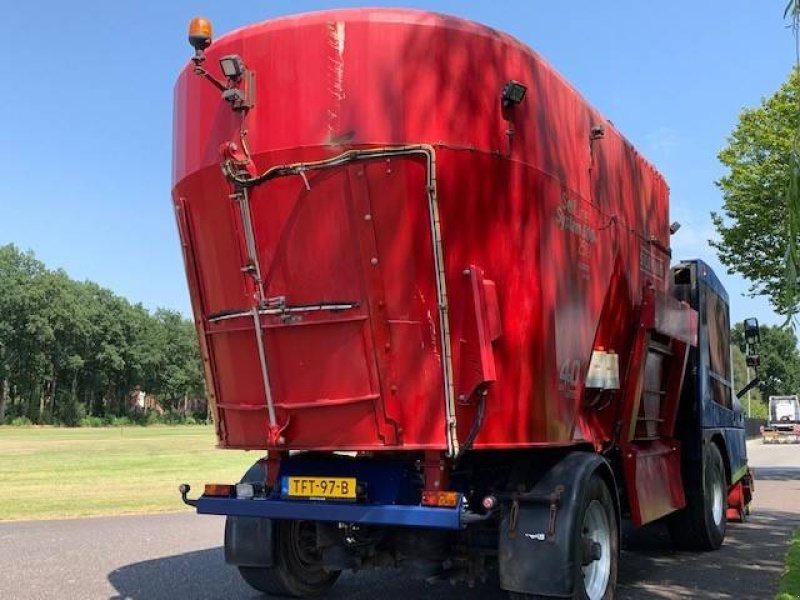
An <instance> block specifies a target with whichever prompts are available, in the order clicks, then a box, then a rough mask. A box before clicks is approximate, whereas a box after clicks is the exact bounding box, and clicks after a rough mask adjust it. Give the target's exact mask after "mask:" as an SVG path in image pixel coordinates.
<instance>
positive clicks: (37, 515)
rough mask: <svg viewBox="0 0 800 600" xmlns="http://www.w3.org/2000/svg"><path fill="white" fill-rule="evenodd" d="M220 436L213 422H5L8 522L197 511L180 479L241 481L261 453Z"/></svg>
mask: <svg viewBox="0 0 800 600" xmlns="http://www.w3.org/2000/svg"><path fill="white" fill-rule="evenodd" d="M215 441H216V439H215V437H214V429H213V427H210V426H186V425H184V426H178V427H161V426H152V427H117V428H97V429H94V428H81V429H65V428H30V429H28V428H16V427H0V486H1V487H0V489H1V490H2V493H1V494H0V521H6V520H19V519H60V518H66V517H83V516H89V515H119V514H133V513H153V512H168V511H180V510H190V509H189V508H188V507H186V506H184V505H183V503H182V502H181V500H180V495H179V494H178V491H177V489H178V484H180V483H183V482H186V483H189V484H191V485H192V488H193V492H192V496H195V494H196V493H198V492H199V491H200V490H201V489H202V484H203V483H206V482H210V483H213V482H218V483H228V482H230V483H235V482H236V481H238V480H239V477H241V475H242V474H243V473H244V471H245V470H246V469H247V467H249V466H250V465H251V464H252V463H253V462H255V461H256V460H257V459H258V458H259V457H260V456H261V455H260V454H259V453H257V452H249V453H248V452H242V451H234V450H218V449H216V448H215V447H214V444H215Z"/></svg>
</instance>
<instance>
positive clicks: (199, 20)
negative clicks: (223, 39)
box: [189, 17, 213, 52]
mask: <svg viewBox="0 0 800 600" xmlns="http://www.w3.org/2000/svg"><path fill="white" fill-rule="evenodd" d="M212 33H213V29H212V27H211V21H209V20H208V19H206V18H205V17H195V18H194V19H192V20H191V21H190V22H189V43H190V44H191V45H192V47H193V48H194V49H195V50H197V51H198V52H202V51H203V50H205V49H206V48H208V47H209V46H210V45H211V36H212Z"/></svg>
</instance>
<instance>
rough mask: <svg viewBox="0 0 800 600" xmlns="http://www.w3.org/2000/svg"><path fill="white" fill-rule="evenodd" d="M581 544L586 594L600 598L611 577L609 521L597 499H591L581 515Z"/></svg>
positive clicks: (590, 598) (588, 596)
mask: <svg viewBox="0 0 800 600" xmlns="http://www.w3.org/2000/svg"><path fill="white" fill-rule="evenodd" d="M581 546H582V550H583V556H582V558H583V561H582V562H583V567H582V569H583V587H584V589H585V590H586V596H587V598H588V599H589V600H601V598H602V597H603V596H604V595H605V593H606V588H608V581H609V579H610V578H611V523H610V522H609V520H608V515H607V514H606V511H605V509H604V508H603V505H602V504H601V503H600V502H599V501H598V500H592V501H591V502H590V503H589V506H587V507H586V512H585V513H584V515H583V535H582V539H581ZM598 554H599V556H598Z"/></svg>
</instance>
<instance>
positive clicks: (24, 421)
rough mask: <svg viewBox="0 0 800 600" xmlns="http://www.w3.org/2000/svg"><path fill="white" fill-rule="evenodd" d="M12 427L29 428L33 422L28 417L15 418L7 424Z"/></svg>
mask: <svg viewBox="0 0 800 600" xmlns="http://www.w3.org/2000/svg"><path fill="white" fill-rule="evenodd" d="M9 425H11V426H12V427H30V426H31V425H33V422H32V421H31V420H30V419H29V418H28V417H15V418H13V419H11V423H9Z"/></svg>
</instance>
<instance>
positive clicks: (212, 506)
mask: <svg viewBox="0 0 800 600" xmlns="http://www.w3.org/2000/svg"><path fill="white" fill-rule="evenodd" d="M197 513H198V514H201V515H227V516H236V517H261V518H265V519H287V520H292V519H299V520H308V521H332V522H340V523H358V524H363V525H394V526H398V527H430V528H434V529H462V528H463V527H464V526H465V523H463V522H462V519H461V515H462V514H463V513H464V506H463V500H459V503H458V505H457V506H456V507H455V508H433V507H427V506H413V505H402V504H392V505H385V504H350V503H344V502H337V501H325V502H315V501H298V500H272V499H266V498H264V499H261V498H254V499H248V500H245V499H239V498H222V497H216V496H200V498H198V499H197Z"/></svg>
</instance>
